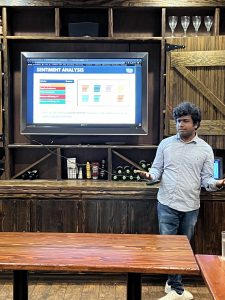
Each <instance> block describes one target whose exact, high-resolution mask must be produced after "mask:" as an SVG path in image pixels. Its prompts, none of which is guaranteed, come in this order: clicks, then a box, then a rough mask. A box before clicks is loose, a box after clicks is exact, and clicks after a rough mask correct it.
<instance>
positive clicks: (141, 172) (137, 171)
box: [134, 170, 152, 180]
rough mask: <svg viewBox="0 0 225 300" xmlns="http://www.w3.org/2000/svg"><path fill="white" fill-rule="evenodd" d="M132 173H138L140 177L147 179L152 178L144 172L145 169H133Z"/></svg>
mask: <svg viewBox="0 0 225 300" xmlns="http://www.w3.org/2000/svg"><path fill="white" fill-rule="evenodd" d="M134 173H136V174H137V173H138V174H140V175H141V176H142V177H144V178H146V179H149V180H152V176H151V175H150V174H149V173H148V172H146V171H142V170H134Z"/></svg>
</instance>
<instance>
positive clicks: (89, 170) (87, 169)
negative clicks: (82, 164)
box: [86, 161, 91, 179]
mask: <svg viewBox="0 0 225 300" xmlns="http://www.w3.org/2000/svg"><path fill="white" fill-rule="evenodd" d="M86 178H87V179H91V165H90V162H89V161H87V163H86Z"/></svg>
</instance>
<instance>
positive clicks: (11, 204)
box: [0, 198, 30, 231]
mask: <svg viewBox="0 0 225 300" xmlns="http://www.w3.org/2000/svg"><path fill="white" fill-rule="evenodd" d="M0 231H30V201H29V200H25V199H16V198H15V199H14V198H11V199H1V200H0Z"/></svg>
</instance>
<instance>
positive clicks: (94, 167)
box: [91, 162, 99, 179]
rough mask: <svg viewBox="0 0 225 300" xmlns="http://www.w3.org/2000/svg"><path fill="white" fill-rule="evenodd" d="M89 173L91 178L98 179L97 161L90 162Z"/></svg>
mask: <svg viewBox="0 0 225 300" xmlns="http://www.w3.org/2000/svg"><path fill="white" fill-rule="evenodd" d="M91 175H92V179H98V176H99V163H98V162H93V163H92V164H91Z"/></svg>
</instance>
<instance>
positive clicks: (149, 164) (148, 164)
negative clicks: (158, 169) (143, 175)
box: [146, 163, 152, 172]
mask: <svg viewBox="0 0 225 300" xmlns="http://www.w3.org/2000/svg"><path fill="white" fill-rule="evenodd" d="M151 166H152V163H147V167H146V169H147V171H148V172H149V171H150V169H151Z"/></svg>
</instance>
